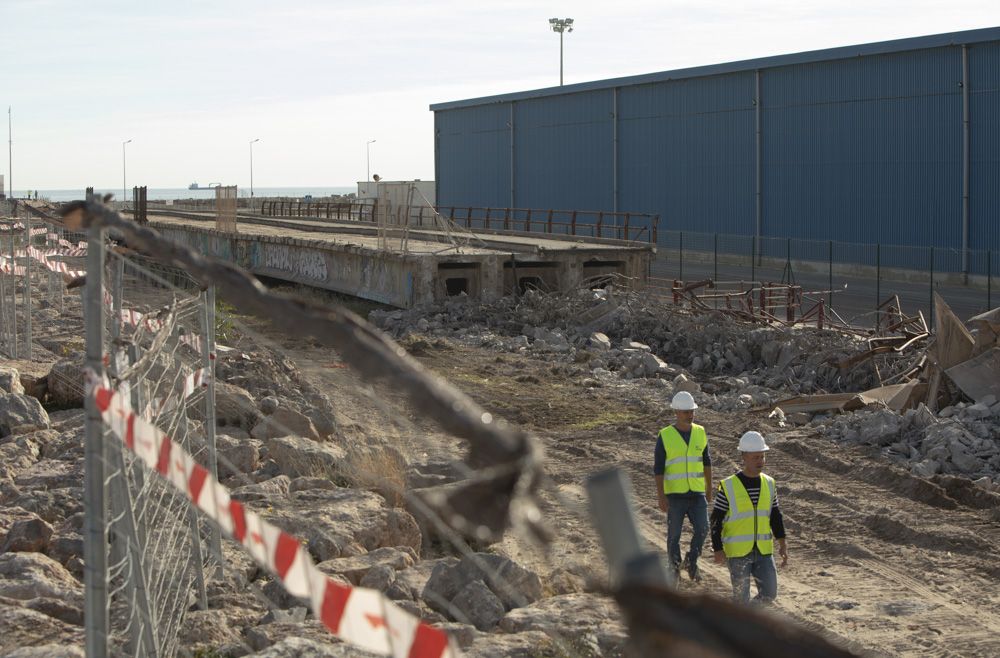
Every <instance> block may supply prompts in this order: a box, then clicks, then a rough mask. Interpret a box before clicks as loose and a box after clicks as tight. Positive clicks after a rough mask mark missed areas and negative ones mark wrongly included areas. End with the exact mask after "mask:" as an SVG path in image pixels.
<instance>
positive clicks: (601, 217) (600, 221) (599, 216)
mask: <svg viewBox="0 0 1000 658" xmlns="http://www.w3.org/2000/svg"><path fill="white" fill-rule="evenodd" d="M603 229H604V211H601V212H599V213H597V235H595V236H594V237H595V238H600V237H602V235H601V231H602V230H603Z"/></svg>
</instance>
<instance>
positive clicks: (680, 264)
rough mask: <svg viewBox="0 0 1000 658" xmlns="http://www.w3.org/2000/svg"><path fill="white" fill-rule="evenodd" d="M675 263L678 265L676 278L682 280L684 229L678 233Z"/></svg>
mask: <svg viewBox="0 0 1000 658" xmlns="http://www.w3.org/2000/svg"><path fill="white" fill-rule="evenodd" d="M677 265H678V274H677V278H678V279H680V280H681V281H683V280H684V231H681V232H680V233H679V234H678V242H677Z"/></svg>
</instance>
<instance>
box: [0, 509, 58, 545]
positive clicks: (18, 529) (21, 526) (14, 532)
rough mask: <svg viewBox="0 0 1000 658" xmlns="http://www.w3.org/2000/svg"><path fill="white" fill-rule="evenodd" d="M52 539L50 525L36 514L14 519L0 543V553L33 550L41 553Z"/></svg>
mask: <svg viewBox="0 0 1000 658" xmlns="http://www.w3.org/2000/svg"><path fill="white" fill-rule="evenodd" d="M50 539H52V526H50V525H49V524H48V523H46V522H45V521H43V520H42V519H41V518H39V517H38V516H37V515H35V514H32V518H28V519H19V520H17V521H15V522H14V523H13V524H12V525H11V527H10V529H9V530H8V531H7V535H6V537H4V540H3V543H2V545H0V553H7V552H35V553H43V552H45V551H46V550H47V549H48V547H49V540H50Z"/></svg>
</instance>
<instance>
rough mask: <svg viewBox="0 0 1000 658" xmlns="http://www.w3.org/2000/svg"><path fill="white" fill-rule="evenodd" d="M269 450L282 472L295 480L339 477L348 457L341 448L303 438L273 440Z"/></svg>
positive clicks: (271, 439) (269, 456)
mask: <svg viewBox="0 0 1000 658" xmlns="http://www.w3.org/2000/svg"><path fill="white" fill-rule="evenodd" d="M279 413H280V410H279ZM275 415H277V414H275ZM272 417H273V416H272ZM265 447H266V450H267V456H268V458H269V459H272V460H273V461H274V462H275V463H277V465H278V468H279V470H280V472H281V473H283V474H285V475H287V476H289V477H292V478H297V477H306V476H314V477H327V478H334V477H337V476H338V475H339V474H340V473H342V471H343V464H344V460H345V458H346V456H347V453H346V451H345V450H344V449H343V448H341V447H340V446H339V445H336V444H333V443H318V442H317V441H315V440H313V439H310V438H306V437H302V436H281V437H273V438H270V439H269V440H268V441H267V442H266V443H265Z"/></svg>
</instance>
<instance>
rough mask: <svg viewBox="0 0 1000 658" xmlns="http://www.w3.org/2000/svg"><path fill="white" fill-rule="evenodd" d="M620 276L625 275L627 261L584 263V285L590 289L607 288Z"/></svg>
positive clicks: (593, 261)
mask: <svg viewBox="0 0 1000 658" xmlns="http://www.w3.org/2000/svg"><path fill="white" fill-rule="evenodd" d="M619 275H620V276H624V275H625V261H622V260H588V261H585V262H584V263H583V285H585V286H586V287H588V288H591V289H593V288H607V287H608V286H609V285H611V284H612V283H614V281H615V279H616V278H617V276H619Z"/></svg>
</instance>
